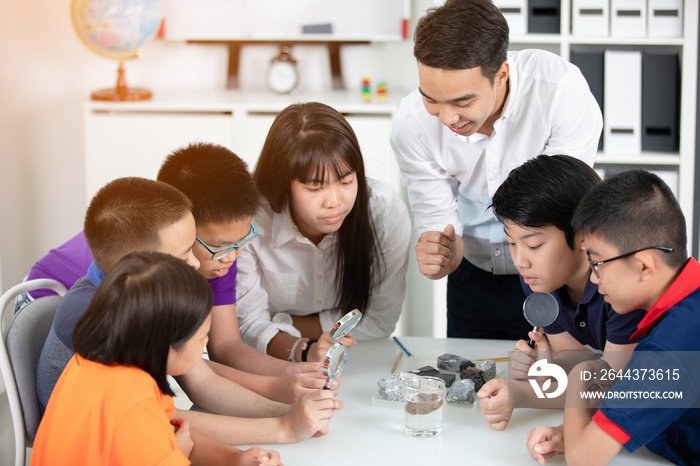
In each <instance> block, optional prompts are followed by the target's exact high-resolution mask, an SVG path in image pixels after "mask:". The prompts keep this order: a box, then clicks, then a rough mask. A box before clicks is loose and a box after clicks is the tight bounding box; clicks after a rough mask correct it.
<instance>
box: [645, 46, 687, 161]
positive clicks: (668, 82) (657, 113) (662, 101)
mask: <svg viewBox="0 0 700 466" xmlns="http://www.w3.org/2000/svg"><path fill="white" fill-rule="evenodd" d="M679 107H680V61H679V58H678V55H676V54H675V53H674V54H666V55H661V54H651V53H644V54H643V55H642V150H643V151H653V152H677V151H678V142H679V140H678V122H679Z"/></svg>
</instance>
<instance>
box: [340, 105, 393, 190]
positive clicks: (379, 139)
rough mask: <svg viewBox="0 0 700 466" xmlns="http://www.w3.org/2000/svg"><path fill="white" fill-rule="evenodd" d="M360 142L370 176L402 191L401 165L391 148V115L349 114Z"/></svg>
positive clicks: (348, 117)
mask: <svg viewBox="0 0 700 466" xmlns="http://www.w3.org/2000/svg"><path fill="white" fill-rule="evenodd" d="M345 118H347V120H348V122H349V123H350V125H351V126H352V129H353V130H354V131H355V134H356V135H357V140H358V141H359V142H360V149H361V150H362V156H363V157H364V159H365V171H366V173H367V176H368V177H369V178H372V179H375V180H379V181H383V182H384V183H386V184H388V185H389V186H391V187H392V188H394V190H395V191H396V192H397V193H401V191H402V188H401V178H400V175H399V167H398V165H397V164H396V159H395V158H394V152H393V151H392V150H391V144H390V143H389V135H390V134H391V125H392V119H391V115H388V114H387V115H382V114H379V115H372V114H348V115H346V116H345Z"/></svg>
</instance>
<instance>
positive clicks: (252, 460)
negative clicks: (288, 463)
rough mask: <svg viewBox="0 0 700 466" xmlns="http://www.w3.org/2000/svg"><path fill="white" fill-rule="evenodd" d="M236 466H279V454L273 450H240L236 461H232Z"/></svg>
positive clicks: (252, 448) (255, 448) (258, 448)
mask: <svg viewBox="0 0 700 466" xmlns="http://www.w3.org/2000/svg"><path fill="white" fill-rule="evenodd" d="M234 464H236V465H238V466H259V465H261V464H262V465H265V466H279V465H281V464H282V460H281V459H280V454H279V453H278V452H276V451H275V450H263V449H262V448H260V447H251V448H249V449H247V450H241V452H240V455H238V461H234Z"/></svg>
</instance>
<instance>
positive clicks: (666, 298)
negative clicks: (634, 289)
mask: <svg viewBox="0 0 700 466" xmlns="http://www.w3.org/2000/svg"><path fill="white" fill-rule="evenodd" d="M699 287H700V264H698V261H696V260H695V259H694V258H692V257H691V258H690V259H688V262H687V263H686V264H685V267H683V270H682V271H681V273H680V275H678V278H676V279H675V280H674V281H673V283H671V286H670V287H668V290H666V292H665V293H664V294H663V295H661V297H660V298H659V299H658V300H657V301H656V302H655V303H654V305H653V306H651V309H649V311H647V313H646V314H645V315H644V318H643V319H642V320H641V322H639V325H638V326H637V331H636V332H634V334H632V336H631V337H630V340H636V339H637V338H641V337H643V336H644V335H646V334H647V333H649V331H650V330H651V329H652V328H654V326H655V325H656V323H657V322H658V321H659V319H661V317H662V316H663V315H664V313H665V312H666V311H667V310H669V309H670V308H671V307H673V306H675V305H676V304H678V303H679V302H681V301H682V300H683V299H685V297H686V296H688V295H689V294H690V293H692V292H693V291H695V290H697V289H698V288H699Z"/></svg>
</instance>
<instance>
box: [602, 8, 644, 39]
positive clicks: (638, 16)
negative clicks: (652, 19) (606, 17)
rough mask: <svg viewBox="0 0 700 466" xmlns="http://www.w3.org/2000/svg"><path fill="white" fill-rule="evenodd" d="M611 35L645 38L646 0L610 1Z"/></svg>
mask: <svg viewBox="0 0 700 466" xmlns="http://www.w3.org/2000/svg"><path fill="white" fill-rule="evenodd" d="M610 35H611V36H612V37H645V36H646V35H647V2H646V0H610Z"/></svg>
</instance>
